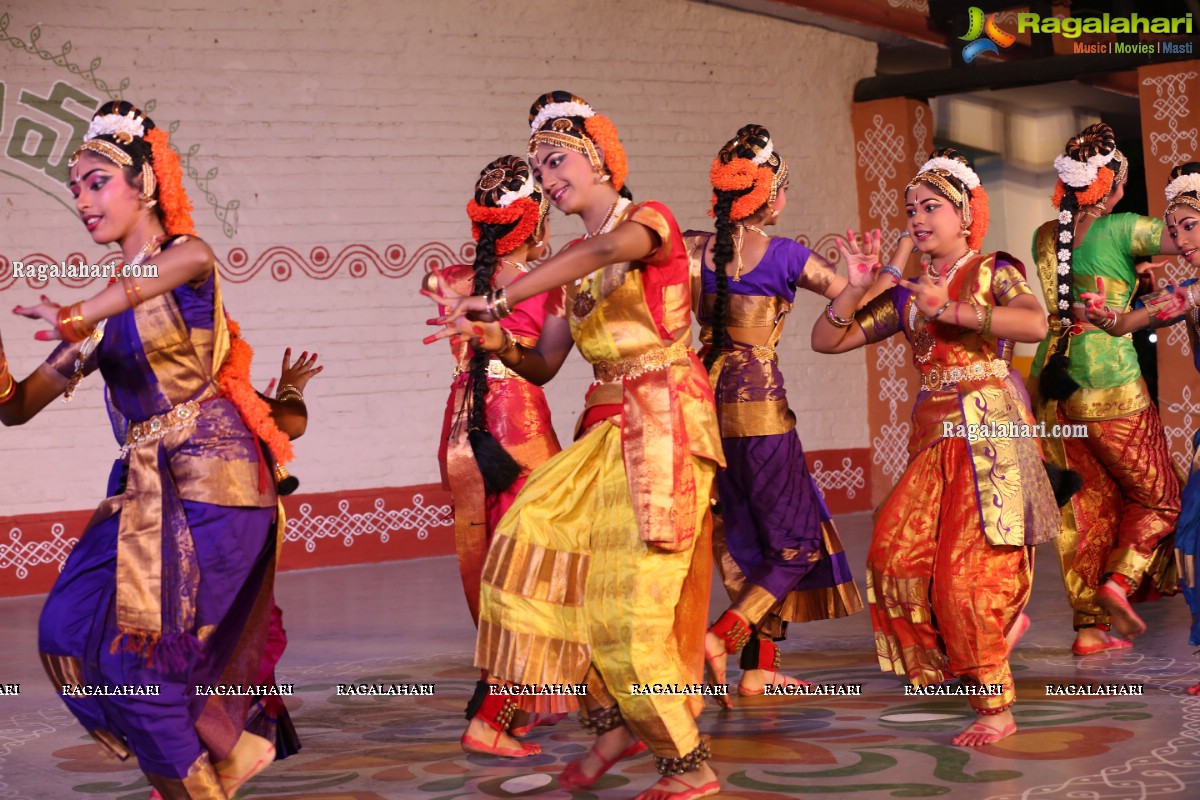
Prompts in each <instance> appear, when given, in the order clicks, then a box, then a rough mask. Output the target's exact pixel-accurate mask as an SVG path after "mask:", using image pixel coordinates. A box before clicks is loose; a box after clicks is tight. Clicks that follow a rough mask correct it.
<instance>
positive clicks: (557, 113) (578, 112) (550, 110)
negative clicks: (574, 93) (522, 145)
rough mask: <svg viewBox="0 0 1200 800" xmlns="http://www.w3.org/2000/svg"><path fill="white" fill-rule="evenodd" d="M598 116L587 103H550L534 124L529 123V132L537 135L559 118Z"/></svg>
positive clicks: (534, 120) (535, 119) (534, 119)
mask: <svg viewBox="0 0 1200 800" xmlns="http://www.w3.org/2000/svg"><path fill="white" fill-rule="evenodd" d="M594 116H596V112H595V111H593V110H592V107H591V106H589V105H588V104H587V103H574V102H567V103H550V104H549V105H546V106H545V107H543V108H542V110H541V111H539V112H538V114H537V116H536V117H534V118H533V122H531V123H529V130H530V131H532V132H533V133H537V132H538V130H539V129H541V127H542V126H543V125H545V124H546V121H547V120H552V119H558V118H559V117H583V118H584V119H587V118H588V117H594Z"/></svg>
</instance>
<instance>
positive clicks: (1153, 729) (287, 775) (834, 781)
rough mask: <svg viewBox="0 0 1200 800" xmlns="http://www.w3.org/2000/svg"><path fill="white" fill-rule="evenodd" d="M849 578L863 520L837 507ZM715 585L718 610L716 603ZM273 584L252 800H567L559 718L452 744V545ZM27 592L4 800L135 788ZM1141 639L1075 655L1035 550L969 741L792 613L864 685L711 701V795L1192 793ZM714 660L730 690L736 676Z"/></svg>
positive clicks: (615, 793) (1, 666)
mask: <svg viewBox="0 0 1200 800" xmlns="http://www.w3.org/2000/svg"><path fill="white" fill-rule="evenodd" d="M837 522H838V524H839V526H840V529H841V531H842V534H843V538H844V540H845V544H846V549H847V551H848V552H849V554H850V556H851V563H852V564H853V565H854V567H855V574H856V576H858V577H859V580H860V588H865V587H862V586H861V582H862V564H863V561H864V558H865V553H866V547H867V542H868V539H869V535H870V520H869V516H868V515H866V514H857V515H848V516H844V517H839V518H838V520H837ZM718 588H719V587H716V586H715V585H714V594H713V618H715V616H716V614H717V613H718V612H719V611H720V610H721V608H723V607H724V600H725V596H724V592H722V591H718V590H717V589H718ZM277 598H278V602H279V605H280V606H281V607H282V608H283V611H284V622H285V625H286V627H287V631H288V636H289V639H290V644H289V647H288V651H287V653H286V655H285V656H284V658H283V661H282V662H281V664H280V665H279V670H278V675H277V678H278V680H279V682H280V683H291V684H295V690H296V694H295V696H294V697H292V698H290V699H289V700H288V706H289V708H290V709H291V713H292V717H293V719H294V721H295V724H296V727H297V729H298V731H299V734H300V737H301V739H302V740H303V744H304V749H303V751H302V752H301V753H300V754H299V755H296V756H293V757H292V758H289V759H287V760H286V761H282V762H277V763H276V764H274V765H273V766H272V767H271V768H270V769H268V770H267V771H266V772H265V773H263V774H262V775H261V776H259V777H258V778H256V779H255V780H254V781H252V782H251V783H250V784H248V786H247V787H246V788H244V789H243V790H242V794H241V795H240V796H241V797H253V798H257V799H258V800H285V798H286V800H301V799H302V798H303V800H398V799H400V798H430V799H431V800H432V799H433V798H443V799H445V800H449V798H469V797H534V796H536V797H552V798H564V800H565V798H567V797H569V796H570V795H568V794H567V793H566V792H564V791H563V790H561V789H559V788H558V785H557V782H556V781H555V780H554V776H555V775H557V773H558V772H559V771H560V770H561V769H562V766H563V764H564V763H565V762H566V761H568V760H570V759H572V758H574V757H576V756H578V755H579V754H580V753H582V752H583V751H584V749H585V748H586V747H588V746H589V744H590V737H589V736H588V735H587V734H586V733H585V732H584V731H583V730H582V729H581V728H580V727H579V725H578V724H577V723H576V722H575V721H574V719H569V720H566V721H564V722H562V723H560V724H559V725H558V726H556V727H553V728H542V729H539V730H538V731H536V732H535V733H534V734H533V735H532V737H531V740H532V741H536V742H538V743H540V744H541V745H542V748H543V753H542V754H541V755H539V756H535V757H532V758H529V759H526V760H523V761H521V762H519V763H518V762H512V761H504V760H500V759H494V758H489V757H483V756H468V755H466V754H465V753H463V752H462V751H461V750H460V749H459V746H458V737H459V736H460V735H461V733H462V731H463V725H464V723H463V719H462V710H463V707H464V705H465V704H466V701H467V699H468V698H469V697H470V694H471V691H472V689H473V684H474V682H475V680H476V677H477V674H478V673H477V671H475V670H473V669H472V668H471V667H470V663H471V654H472V650H473V645H474V631H473V628H472V626H471V620H470V617H469V616H468V614H467V610H466V605H465V604H464V602H463V599H462V594H461V588H460V583H459V580H458V574H457V569H456V564H455V561H454V560H453V559H452V558H439V559H427V560H421V561H409V562H396V563H383V564H374V565H368V566H356V567H340V568H334V569H323V570H312V571H308V572H292V573H285V574H283V575H281V576H280V577H279V584H278V591H277ZM40 607H41V598H24V599H15V600H3V601H0V635H3V636H4V641H5V642H6V646H5V647H4V648H3V652H2V653H0V685H4V684H14V683H19V684H20V694H19V695H11V694H7V695H6V694H3V693H0V800H10V799H11V800H70V799H72V798H78V799H79V800H82V799H83V798H99V799H100V800H145V798H146V797H147V796H148V788H147V784H146V781H145V779H144V778H143V777H142V775H141V773H140V772H139V771H138V770H137V768H136V767H135V766H134V765H133V764H132V763H121V762H118V761H115V760H110V759H107V758H105V757H104V756H102V755H101V752H100V750H99V748H98V747H96V746H94V745H93V744H91V743H90V742H91V740H90V738H89V737H87V735H86V734H85V733H84V732H83V730H82V729H81V728H80V727H79V725H78V724H77V723H76V722H75V721H74V719H73V718H72V717H70V715H69V714H68V713H67V712H66V710H65V708H64V706H63V705H62V703H61V702H60V701H59V700H58V699H57V697H56V696H55V694H54V693H53V692H52V690H51V689H50V685H49V683H48V682H47V680H46V678H45V676H44V674H43V673H42V670H41V667H40V665H39V663H38V659H37V648H36V628H37V615H38V612H39V610H40ZM1140 610H1141V612H1142V614H1143V617H1144V618H1145V620H1146V622H1147V624H1148V625H1149V629H1150V630H1149V633H1147V634H1146V635H1145V636H1144V637H1141V638H1140V639H1138V641H1137V643H1136V648H1135V649H1134V650H1132V651H1129V650H1126V651H1123V652H1122V653H1121V654H1120V655H1113V654H1101V655H1095V656H1088V657H1086V658H1078V657H1075V656H1073V655H1072V654H1071V652H1070V649H1069V647H1070V643H1071V639H1072V632H1071V629H1070V619H1071V617H1070V613H1069V609H1068V608H1067V604H1066V600H1065V598H1064V594H1063V589H1062V583H1061V580H1060V578H1059V573H1058V566H1057V564H1056V563H1055V562H1054V560H1053V552H1052V551H1051V550H1050V549H1048V548H1043V549H1042V550H1041V552H1040V553H1039V560H1038V564H1037V578H1036V581H1035V584H1034V599H1033V601H1032V603H1031V605H1030V609H1029V614H1030V616H1031V617H1032V618H1033V626H1032V628H1031V629H1030V631H1029V633H1028V634H1027V635H1026V637H1025V638H1024V640H1023V641H1022V642H1021V644H1020V645H1019V646H1018V648H1017V650H1016V651H1015V653H1014V655H1013V659H1012V664H1013V670H1014V673H1015V675H1016V677H1017V687H1018V694H1019V698H1020V699H1019V701H1018V704H1017V706H1016V709H1015V710H1016V718H1017V721H1018V723H1019V725H1020V726H1021V727H1020V730H1019V731H1018V733H1017V734H1016V735H1014V736H1012V737H1010V738H1008V739H1006V740H1004V741H1002V742H999V743H997V744H995V745H989V746H986V747H982V748H978V749H974V750H971V749H964V748H958V747H953V746H951V745H950V744H949V740H950V737H951V736H952V735H953V734H954V733H955V732H956V731H958V730H959V729H961V728H962V727H964V726H965V724H966V723H967V722H968V721H969V719H970V718H971V717H972V714H971V713H970V711H969V710H968V707H967V704H966V701H965V699H964V698H954V697H906V696H905V694H904V685H905V683H904V682H903V681H901V680H900V679H899V678H897V677H896V676H893V675H884V674H882V673H881V672H880V671H879V669H878V666H877V664H876V660H875V655H874V645H873V640H872V634H871V625H870V621H869V619H868V617H867V614H866V613H865V612H864V613H861V614H858V615H856V616H854V617H851V618H849V619H845V620H837V621H829V622H820V623H813V624H808V625H794V626H792V629H791V632H790V637H789V639H788V641H787V642H785V643H783V644H782V645H781V647H782V649H783V652H784V669H785V670H786V671H788V672H789V673H791V674H793V675H798V676H800V677H803V678H805V679H807V680H810V681H814V682H818V683H838V684H861V685H862V687H863V690H862V696H861V697H814V698H803V699H795V698H789V699H775V698H756V699H752V700H741V701H739V702H738V703H737V707H736V708H735V709H734V710H733V711H718V710H716V708H715V706H712V705H710V706H709V707H708V708H707V709H706V710H705V712H704V714H703V715H702V716H701V718H700V726H701V730H702V731H703V732H704V733H705V734H707V735H708V736H710V737H711V741H712V749H713V752H714V760H713V766H714V767H715V768H716V770H717V771H718V772H719V773H720V776H721V780H722V783H723V785H724V787H725V791H724V792H723V793H722V794H721V795H720V797H723V798H745V799H746V800H768V798H789V797H809V798H811V797H817V796H820V797H846V798H855V800H859V799H860V798H861V799H862V800H883V799H884V798H912V797H944V798H969V800H1001V799H1002V798H1003V799H1004V800H1007V799H1008V798H1014V799H1015V798H1038V800H1043V799H1045V798H1062V799H1063V800H1066V799H1067V798H1088V799H1089V800H1117V798H1122V799H1124V798H1150V797H1154V798H1180V800H1187V799H1188V798H1194V797H1196V796H1197V791H1198V789H1197V787H1200V698H1194V697H1191V696H1189V695H1187V694H1186V693H1185V692H1184V688H1185V687H1186V686H1189V685H1191V684H1192V683H1195V682H1196V681H1197V680H1200V658H1197V657H1194V656H1193V655H1192V649H1193V648H1191V647H1189V646H1188V645H1187V627H1188V613H1187V608H1186V606H1185V605H1184V603H1183V601H1182V599H1181V598H1179V597H1174V598H1168V599H1166V600H1160V601H1158V602H1156V603H1152V604H1149V605H1148V606H1143V607H1141V609H1140ZM736 675H737V672H736V670H731V682H736ZM339 683H399V684H428V683H433V684H435V686H436V690H435V694H433V695H432V696H418V697H341V696H337V695H336V693H335V691H336V686H337V684H339ZM1113 683H1120V684H1130V685H1140V686H1144V687H1145V688H1144V695H1143V696H1112V697H1087V698H1081V697H1067V696H1047V693H1046V685H1047V684H1083V685H1089V684H1113ZM654 780H655V776H654V774H653V761H652V759H651V758H650V757H649V756H645V755H643V756H640V757H638V758H636V759H634V760H632V761H630V762H625V763H622V764H619V765H618V766H617V767H616V768H615V769H614V770H613V771H612V772H610V773H609V774H608V775H607V776H606V777H605V778H604V779H603V780H602V781H601V782H600V783H598V784H597V786H596V787H595V788H594V789H593V791H592V793H590V794H582V793H580V794H576V795H574V797H576V798H577V800H582V799H584V798H625V797H632V796H633V795H634V794H636V793H637V791H638V790H640V789H642V788H644V787H647V786H649V785H650V784H651V783H653V782H654Z"/></svg>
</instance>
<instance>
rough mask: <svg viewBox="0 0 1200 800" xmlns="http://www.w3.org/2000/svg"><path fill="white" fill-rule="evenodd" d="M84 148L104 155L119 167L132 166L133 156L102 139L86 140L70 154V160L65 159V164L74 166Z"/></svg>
mask: <svg viewBox="0 0 1200 800" xmlns="http://www.w3.org/2000/svg"><path fill="white" fill-rule="evenodd" d="M84 150H87V151H89V152H92V153H96V154H97V155H101V156H104V157H105V158H107V159H108V160H109V161H111V162H113V163H114V164H116V165H117V166H119V167H132V166H133V157H132V156H130V155H129V153H126V152H125V151H124V150H122V149H121V148H119V147H117V146H116V145H115V144H112V143H111V142H106V141H104V140H103V139H89V140H88V141H86V142H84V143H83V144H81V145H79V149H78V150H76V151H75V152H74V153H73V154H72V155H71V158H70V160H69V161H67V166H68V167H74V166H75V165H76V164H77V163H79V157H80V156H81V155H83V151H84Z"/></svg>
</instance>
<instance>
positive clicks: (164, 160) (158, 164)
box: [146, 128, 196, 236]
mask: <svg viewBox="0 0 1200 800" xmlns="http://www.w3.org/2000/svg"><path fill="white" fill-rule="evenodd" d="M146 141H147V142H149V143H150V157H151V161H152V162H153V163H152V166H153V167H154V180H156V181H157V182H158V204H159V206H160V207H161V208H162V211H163V226H164V227H165V228H166V229H167V233H169V234H172V235H175V234H188V235H191V236H195V235H196V224H195V223H194V222H192V203H191V201H190V200H188V196H187V191H186V190H185V189H184V188H183V167H182V166H181V165H180V163H179V154H178V153H176V152H175V151H174V150H172V149H171V145H170V144H168V143H167V132H166V131H164V130H163V129H162V128H155V129H153V130H150V131H147V132H146Z"/></svg>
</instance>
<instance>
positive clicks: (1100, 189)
mask: <svg viewBox="0 0 1200 800" xmlns="http://www.w3.org/2000/svg"><path fill="white" fill-rule="evenodd" d="M1114 180H1116V173H1114V172H1113V171H1112V170H1111V169H1110V168H1108V167H1100V168H1099V169H1098V170H1096V180H1094V181H1092V182H1091V184H1090V185H1089V186H1088V187H1087V188H1086V189H1076V190H1075V191H1076V192H1078V194H1076V196H1075V197H1076V199H1077V200H1078V201H1079V205H1080V206H1090V205H1095V204H1096V203H1103V202H1104V201H1105V200H1106V199H1107V198H1108V196H1109V195H1110V194H1111V193H1112V188H1113V181H1114ZM1066 193H1067V187H1066V185H1065V184H1064V183H1063V182H1062V180H1061V179H1060V180H1059V181H1058V185H1057V186H1055V187H1054V194H1053V195H1052V196H1051V197H1050V202H1051V203H1053V204H1054V207H1055V208H1062V201H1063V198H1064V197H1065V196H1066Z"/></svg>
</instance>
